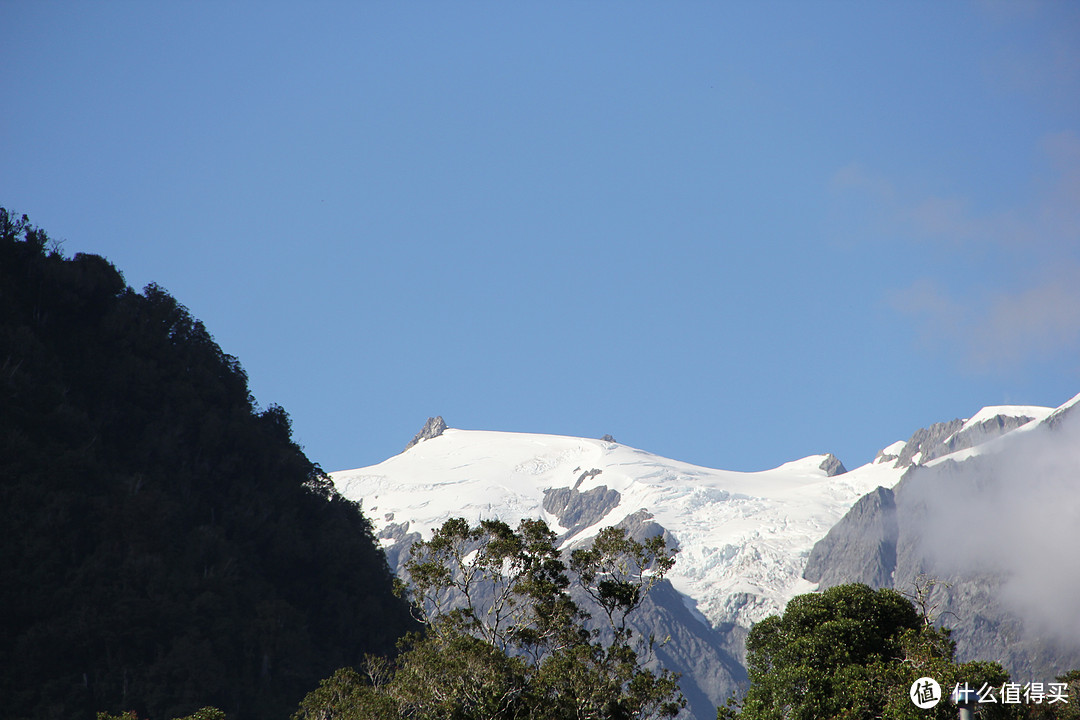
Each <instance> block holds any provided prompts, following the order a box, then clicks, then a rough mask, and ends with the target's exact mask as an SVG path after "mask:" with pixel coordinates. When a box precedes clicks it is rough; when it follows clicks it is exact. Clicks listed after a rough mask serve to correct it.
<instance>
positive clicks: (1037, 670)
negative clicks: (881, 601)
mask: <svg viewBox="0 0 1080 720" xmlns="http://www.w3.org/2000/svg"><path fill="white" fill-rule="evenodd" d="M1078 402H1080V396H1078V397H1076V398H1073V399H1072V400H1071V401H1069V402H1068V403H1066V404H1065V405H1063V406H1061V407H1060V408H1058V409H1057V410H1055V411H1054V412H1052V413H1050V414H1049V415H1047V416H1046V417H1045V418H1043V419H1042V420H1041V421H1031V422H1029V423H1026V424H1024V425H1022V426H1020V427H1019V428H1016V429H1014V430H1012V431H1011V432H1006V433H1004V434H1002V435H1000V436H999V437H996V438H993V439H990V440H988V441H986V442H984V443H982V444H980V445H977V446H972V447H969V448H966V449H963V450H960V451H958V452H954V453H951V454H946V455H944V456H940V457H938V458H937V459H935V460H932V461H930V462H929V463H927V464H926V465H919V464H915V465H912V466H911V467H910V468H909V469H908V470H907V471H906V472H905V473H904V476H903V478H902V479H901V480H900V481H899V482H898V483H897V484H896V485H895V486H894V487H892V488H886V487H881V488H878V489H877V490H875V491H874V492H872V493H869V494H868V495H866V496H864V497H863V498H862V499H860V500H859V502H857V503H855V505H854V506H852V508H851V510H850V511H849V512H848V513H847V514H846V515H845V516H844V518H843V519H842V520H841V521H840V522H838V523H837V524H836V525H835V526H834V527H833V528H832V529H831V530H829V532H828V534H827V535H826V536H825V537H824V538H822V540H821V541H819V542H818V543H817V544H816V545H815V546H814V548H813V550H812V551H811V553H810V556H809V558H808V560H807V564H806V571H805V573H804V576H805V577H806V578H807V579H808V580H811V581H813V582H816V583H818V588H819V589H824V588H827V587H832V586H834V585H839V584H843V583H848V582H865V583H867V584H869V585H871V586H873V587H891V588H893V589H895V590H898V591H900V592H903V593H907V594H909V595H911V596H914V597H920V596H921V600H920V601H921V604H922V606H923V607H922V609H923V610H925V611H926V612H927V613H928V615H929V616H930V617H931V618H932V619H933V620H934V621H935V622H937V623H938V624H941V625H944V626H947V627H950V628H952V629H953V639H954V640H956V643H957V657H958V659H960V660H962V661H967V660H975V659H979V660H990V661H996V662H1000V663H1001V664H1002V665H1003V666H1004V667H1005V668H1006V669H1007V670H1008V671H1009V672H1010V673H1011V674H1012V676H1013V677H1014V678H1022V679H1033V680H1035V681H1048V680H1052V679H1053V678H1054V677H1056V676H1057V675H1060V674H1062V673H1064V672H1066V671H1068V670H1070V669H1073V668H1074V667H1077V666H1080V609H1078V608H1077V605H1076V602H1075V598H1076V597H1077V591H1078V590H1080V566H1078V565H1077V563H1076V562H1075V548H1076V547H1078V546H1080V523H1078V522H1077V521H1078V519H1080V493H1078V489H1080V413H1078V412H1077V411H1076V410H1075V406H1076V405H1077V404H1078ZM957 434H959V433H957ZM951 440H952V436H950V437H947V438H945V440H943V441H941V442H948V441H951ZM930 449H931V450H932V449H933V448H930ZM931 454H932V453H931Z"/></svg>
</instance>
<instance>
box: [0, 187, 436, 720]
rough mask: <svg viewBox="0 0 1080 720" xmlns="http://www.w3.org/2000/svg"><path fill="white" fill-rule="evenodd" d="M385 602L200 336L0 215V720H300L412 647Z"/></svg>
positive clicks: (315, 475)
mask: <svg viewBox="0 0 1080 720" xmlns="http://www.w3.org/2000/svg"><path fill="white" fill-rule="evenodd" d="M391 582H392V579H391V575H390V572H389V570H388V568H387V565H386V561H385V558H384V557H383V554H382V552H381V551H380V550H379V549H378V547H377V545H376V543H375V540H374V537H373V535H372V530H371V526H370V524H369V523H368V522H367V521H366V519H365V518H364V517H363V516H362V515H361V513H360V510H359V508H358V507H357V505H356V504H354V503H352V502H350V501H348V500H345V499H344V498H342V497H340V496H339V495H337V494H336V493H334V492H333V491H332V487H331V484H330V481H329V478H328V477H327V476H326V475H325V474H324V473H323V472H322V470H321V469H320V468H319V467H318V466H317V465H315V464H313V463H312V462H311V461H310V460H309V459H308V458H307V457H306V456H305V455H304V453H303V452H302V450H301V449H300V448H299V447H298V446H297V445H296V443H294V442H293V441H292V439H291V428H290V422H289V417H288V415H287V414H286V413H285V411H284V410H283V409H281V408H280V407H277V406H271V407H270V408H268V409H266V410H260V409H259V408H258V407H257V405H256V404H255V402H254V400H253V398H252V396H251V393H250V392H249V390H248V385H247V378H246V376H245V374H244V371H243V369H242V368H241V367H240V363H239V362H238V361H237V360H236V358H234V357H232V356H230V355H227V354H225V353H224V352H222V350H221V348H219V347H218V345H217V344H216V343H215V342H214V340H213V338H212V337H211V336H210V334H209V333H208V332H207V330H206V328H205V327H204V326H203V324H202V323H201V322H199V321H198V320H196V319H194V318H193V317H192V316H191V315H190V313H189V312H188V311H187V309H185V308H184V307H183V306H182V305H181V304H179V303H178V302H177V301H176V300H175V299H173V298H172V297H171V296H170V295H169V294H168V293H167V292H165V290H163V289H162V288H160V287H158V286H156V285H150V286H148V287H146V288H145V290H144V291H143V292H142V293H137V292H135V291H133V290H132V289H131V288H129V287H127V285H126V284H125V282H124V279H123V277H122V276H121V274H120V273H119V272H118V271H117V270H116V268H114V267H113V266H112V265H111V264H110V263H109V262H108V261H107V260H105V259H103V258H101V257H99V256H96V255H88V254H77V255H75V256H74V257H73V258H70V259H69V258H66V257H64V256H63V255H62V254H61V253H60V252H59V251H58V250H57V249H56V247H55V245H54V244H51V243H50V242H49V239H48V237H47V235H46V234H45V233H44V232H43V231H41V230H40V229H38V228H35V227H33V226H32V225H30V223H29V222H28V220H27V219H26V216H23V217H22V218H21V219H19V218H16V217H15V216H13V215H12V214H10V213H8V211H6V210H4V209H2V208H0V698H2V700H0V706H2V707H0V715H2V716H3V717H8V718H88V719H89V718H94V717H96V713H97V712H99V711H106V712H110V713H120V712H127V711H131V710H134V711H135V712H136V713H137V714H138V716H139V717H150V718H167V717H177V716H181V715H187V714H191V713H193V712H195V711H196V710H198V709H199V708H202V707H204V706H207V705H212V706H215V707H217V708H221V709H222V710H224V711H226V713H227V714H228V716H229V718H235V719H239V720H242V719H244V718H285V717H288V716H289V715H290V714H291V713H292V712H294V711H295V709H296V707H297V705H298V703H299V701H300V700H301V699H302V698H303V697H304V695H305V694H306V693H307V692H309V691H310V690H312V689H313V688H314V687H316V686H318V683H319V680H320V679H323V678H325V677H327V676H328V675H330V674H331V673H332V672H333V671H334V670H336V669H338V668H340V667H343V666H355V665H358V664H360V662H361V660H362V658H363V656H364V655H365V654H366V653H376V654H392V653H393V652H394V646H395V641H396V640H397V639H398V638H399V637H400V636H401V635H403V634H404V633H405V632H406V631H408V630H410V629H414V628H415V627H416V625H415V621H413V620H411V618H410V616H409V612H408V609H407V607H406V606H405V604H404V603H403V602H402V601H401V600H399V599H398V598H396V597H395V596H393V594H392V592H391Z"/></svg>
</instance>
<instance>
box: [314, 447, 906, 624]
mask: <svg viewBox="0 0 1080 720" xmlns="http://www.w3.org/2000/svg"><path fill="white" fill-rule="evenodd" d="M824 459H825V456H824V455H814V456H810V457H807V458H803V459H801V460H795V461H793V462H789V463H785V464H784V465H781V466H780V467H777V468H774V469H772V470H765V471H762V472H752V473H744V472H733V471H727V470H714V469H711V468H705V467H699V466H696V465H691V464H689V463H684V462H679V461H677V460H671V459H668V458H664V457H660V456H658V455H654V454H652V453H649V452H645V451H644V450H638V449H635V448H632V447H628V446H626V445H620V444H617V443H610V442H604V441H602V440H591V439H586V438H576V437H565V436H559V435H535V434H528V433H509V432H491V431H476V430H457V429H448V430H446V431H445V432H444V433H443V434H442V435H441V436H439V437H436V438H432V439H430V440H426V441H424V442H421V443H419V444H417V445H415V446H413V447H412V448H410V449H409V450H407V451H406V452H403V453H401V454H400V455H396V456H394V457H392V458H390V459H388V460H385V461H384V462H381V463H379V464H378V465H373V466H371V467H366V468H360V469H357V470H346V471H342V472H336V473H333V474H332V477H333V480H334V484H335V486H336V487H337V489H338V491H339V492H341V494H342V495H344V496H345V497H347V498H349V499H352V500H356V501H360V502H362V504H363V509H364V512H365V514H366V515H367V516H368V518H370V519H371V521H372V523H373V525H374V526H375V530H376V532H378V531H379V530H381V529H382V528H384V527H385V526H386V525H387V524H388V523H390V522H396V523H400V522H403V521H408V522H409V528H408V530H409V532H420V533H421V536H422V537H423V538H425V539H427V538H429V537H430V536H431V532H432V531H433V530H434V529H435V528H437V527H438V526H440V525H441V524H442V523H443V522H444V521H445V520H447V519H448V518H451V517H464V518H466V519H467V520H469V521H470V522H476V521H478V520H480V519H495V518H497V519H500V520H503V521H504V522H506V523H508V524H510V525H511V526H516V525H517V523H518V522H519V521H520V520H521V519H522V518H525V517H532V518H536V517H539V518H542V519H544V520H545V521H546V522H547V523H548V525H549V526H551V528H552V529H554V530H555V531H556V532H563V531H565V530H567V528H564V527H562V526H561V525H559V523H558V520H557V518H556V517H555V516H554V515H551V514H550V513H547V512H545V511H544V509H543V507H542V503H543V499H544V490H545V489H547V488H560V487H574V485H575V483H576V482H577V480H578V478H579V477H580V476H581V475H582V474H583V473H585V472H586V471H588V470H592V469H594V468H596V469H599V470H601V471H602V472H601V473H600V474H598V475H594V476H592V477H588V478H586V479H585V480H584V481H583V482H582V483H581V485H580V486H579V487H578V489H579V490H580V491H581V492H585V491H587V490H589V489H591V488H594V487H599V486H607V487H608V488H612V489H614V490H617V491H618V492H619V493H620V494H621V496H622V500H621V502H620V504H619V505H618V507H616V508H615V509H613V510H612V511H610V512H609V513H608V514H607V515H606V516H605V517H604V518H603V519H602V520H601V521H600V522H598V523H596V524H595V525H593V526H590V527H588V528H586V529H584V530H582V531H580V532H579V533H577V534H576V535H575V536H573V537H571V538H568V539H567V540H566V542H565V545H564V546H566V545H571V544H573V543H575V542H578V541H580V540H582V539H584V538H587V537H590V536H592V535H594V534H595V533H596V532H598V531H599V530H600V529H601V528H603V527H605V526H608V525H614V524H617V523H618V522H619V521H621V520H623V519H624V518H625V517H626V516H627V515H629V514H631V513H634V512H636V511H638V510H640V509H642V508H644V509H646V510H648V511H649V512H650V513H652V514H653V516H654V518H653V519H654V520H655V521H656V522H657V523H659V524H660V525H661V526H663V527H664V528H666V529H667V530H668V531H669V532H671V533H672V534H673V535H674V537H675V538H676V540H677V542H678V544H679V548H680V552H679V555H678V557H677V560H676V564H675V568H674V570H673V571H672V572H671V574H670V575H669V578H670V580H671V582H672V584H673V585H674V586H675V588H676V589H677V590H679V591H680V592H682V593H683V594H685V595H686V596H688V597H689V598H691V599H692V601H694V602H696V605H697V610H698V611H700V612H701V613H703V614H704V615H705V617H706V618H708V620H709V621H711V622H712V623H713V624H714V625H716V624H719V623H722V622H736V623H738V624H740V625H743V626H746V627H748V626H749V625H750V624H752V623H753V622H756V621H757V620H760V619H762V618H764V617H767V616H768V615H771V614H773V613H777V612H780V611H782V610H783V607H784V606H785V605H786V604H787V601H788V600H790V599H791V598H792V597H794V596H795V595H798V594H800V593H804V592H809V591H811V590H813V589H814V585H813V584H812V583H809V582H807V581H805V580H803V579H802V571H803V568H804V566H805V563H806V557H807V555H808V554H809V552H810V549H811V548H812V547H813V546H814V543H816V542H817V541H818V540H820V539H821V538H822V537H824V536H825V534H826V533H827V532H828V531H829V529H830V528H831V527H832V526H833V525H834V524H835V523H836V522H837V521H839V520H840V518H841V517H842V516H843V515H844V513H846V512H847V511H848V509H849V508H850V507H851V506H852V505H853V504H854V503H855V501H856V500H858V499H859V498H860V497H862V496H863V495H865V494H866V493H867V492H870V491H871V490H873V489H874V488H876V487H877V486H879V485H884V486H886V487H891V486H892V485H895V484H896V482H897V481H898V480H899V479H900V475H901V474H902V469H896V468H892V467H891V466H887V465H882V464H876V465H875V464H872V463H871V464H868V465H864V466H863V467H860V468H857V469H855V470H852V471H850V472H848V473H845V474H842V475H837V476H834V477H828V476H826V474H825V472H824V471H823V470H821V469H820V467H819V466H820V465H821V463H822V461H823V460H824Z"/></svg>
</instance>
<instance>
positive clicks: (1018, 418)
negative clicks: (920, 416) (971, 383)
mask: <svg viewBox="0 0 1080 720" xmlns="http://www.w3.org/2000/svg"><path fill="white" fill-rule="evenodd" d="M1053 412H1055V410H1054V409H1053V408H1048V407H1042V406H1039V405H988V406H987V407H984V408H982V409H981V410H979V412H977V413H975V414H974V415H972V416H971V417H970V418H966V419H959V418H958V419H956V420H950V421H949V422H941V423H934V424H933V425H931V426H929V427H925V428H920V429H918V430H916V431H915V432H914V433H913V434H912V436H911V438H910V439H909V440H908V441H907V442H904V441H898V442H895V443H893V444H892V445H889V446H888V447H886V448H883V449H882V450H880V451H878V454H877V457H875V458H874V462H875V463H886V462H894V467H897V468H908V467H911V466H912V465H925V464H927V463H929V462H931V461H935V460H939V459H941V458H943V457H945V456H947V455H952V454H954V453H957V452H961V451H968V452H965V453H964V457H967V456H968V455H970V454H972V449H974V448H977V447H979V446H981V445H984V444H985V443H987V442H990V441H992V440H994V439H995V438H998V437H1001V436H1002V435H1005V434H1006V433H1009V432H1011V431H1013V430H1016V429H1017V428H1020V427H1024V426H1025V425H1029V424H1030V426H1031V427H1034V426H1035V425H1037V424H1038V423H1040V422H1042V421H1044V420H1045V419H1047V418H1048V417H1049V416H1050V415H1051V414H1052V413H1053ZM954 459H959V458H954Z"/></svg>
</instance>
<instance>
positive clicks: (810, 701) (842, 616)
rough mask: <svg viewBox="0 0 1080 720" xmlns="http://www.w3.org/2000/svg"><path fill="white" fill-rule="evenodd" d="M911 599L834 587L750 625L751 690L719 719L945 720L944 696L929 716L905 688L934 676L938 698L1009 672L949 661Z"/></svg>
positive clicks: (992, 713)
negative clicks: (958, 688)
mask: <svg viewBox="0 0 1080 720" xmlns="http://www.w3.org/2000/svg"><path fill="white" fill-rule="evenodd" d="M925 620H926V618H925V614H923V615H920V613H919V612H917V611H916V610H915V608H914V606H913V605H912V603H911V602H910V601H909V600H908V599H907V598H905V597H904V596H903V595H901V594H900V593H898V592H895V591H893V590H889V589H881V590H877V591H874V590H872V589H870V588H869V587H867V586H866V585H858V584H855V585H841V586H838V587H833V588H830V589H828V590H826V591H825V592H823V593H814V594H808V595H800V596H798V597H796V598H794V599H793V600H792V601H791V602H790V603H788V606H787V608H786V609H785V610H784V613H783V615H773V616H771V617H768V618H766V619H765V620H763V621H761V622H760V623H758V624H756V625H755V626H754V627H753V628H751V630H750V634H749V636H748V637H747V642H746V648H747V662H748V665H749V668H748V671H749V676H750V689H749V691H748V692H747V694H746V697H745V698H744V699H743V702H742V704H741V711H740V712H738V713H736V712H735V709H734V708H736V707H738V703H732V704H731V706H729V707H727V708H720V710H719V711H718V713H717V717H718V718H732V717H735V716H736V715H737V716H738V717H739V718H741V719H742V720H781V719H783V720H789V719H790V720H820V719H822V718H844V719H845V720H855V719H864V718H865V719H866V720H870V719H871V718H884V719H886V720H900V719H904V720H907V719H910V720H926V719H927V718H939V719H940V720H946V719H947V718H953V717H955V715H956V708H955V707H954V706H952V705H951V704H950V703H949V702H948V700H947V698H943V702H940V703H939V704H938V705H937V706H936V707H935V708H933V709H932V710H922V709H919V708H917V707H916V706H915V705H914V704H913V703H912V702H911V699H910V697H909V695H908V693H909V691H910V688H911V686H912V683H914V682H915V681H916V680H918V679H919V678H922V677H932V678H934V679H935V680H937V682H938V683H939V685H940V687H941V689H942V693H943V694H944V695H948V693H949V692H950V691H951V690H952V689H953V688H954V687H955V686H956V684H957V683H959V684H961V685H963V683H968V684H969V685H971V686H972V687H974V688H979V687H981V686H982V685H983V683H988V684H989V685H998V686H1000V684H1001V683H1002V682H1004V681H1005V680H1007V679H1008V675H1007V674H1006V673H1005V671H1004V670H1003V669H1002V668H1001V666H1000V665H998V664H997V663H987V662H969V663H963V664H957V663H956V662H954V660H953V654H954V650H955V643H954V642H953V641H952V640H951V639H950V638H949V631H948V630H947V629H939V628H935V627H933V626H932V625H930V624H928V623H927V622H926V621H925ZM1021 713H1022V711H1021V710H1020V709H1019V708H1018V706H1006V705H1000V704H999V705H998V706H996V707H993V708H985V709H984V714H983V717H986V718H988V719H989V718H1009V717H1019V716H1020V714H1021Z"/></svg>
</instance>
